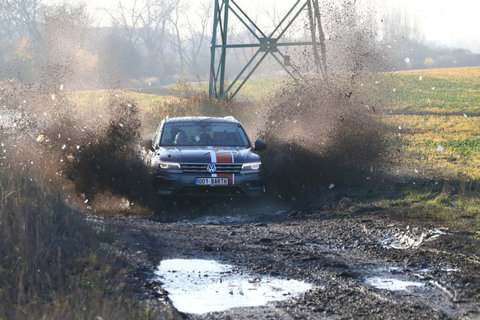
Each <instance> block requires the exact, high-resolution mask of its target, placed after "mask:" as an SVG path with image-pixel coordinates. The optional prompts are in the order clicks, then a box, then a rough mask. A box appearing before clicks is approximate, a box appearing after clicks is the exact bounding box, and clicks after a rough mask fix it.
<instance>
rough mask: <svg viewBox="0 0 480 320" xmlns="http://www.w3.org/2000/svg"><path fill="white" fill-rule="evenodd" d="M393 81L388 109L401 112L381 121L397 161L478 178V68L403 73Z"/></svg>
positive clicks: (441, 174) (443, 174) (451, 175)
mask: <svg viewBox="0 0 480 320" xmlns="http://www.w3.org/2000/svg"><path fill="white" fill-rule="evenodd" d="M394 81H395V82H396V84H397V85H396V86H395V94H397V95H398V96H397V97H396V98H397V100H396V103H395V105H394V106H393V107H392V108H391V109H393V110H395V111H397V112H398V111H400V113H402V112H404V113H405V114H403V115H402V114H399V115H388V116H386V117H385V118H384V119H385V121H386V122H387V123H389V124H391V125H393V128H395V132H393V135H392V140H393V141H395V142H396V143H397V145H398V147H399V148H400V150H401V153H402V154H403V157H402V159H401V161H402V162H403V163H405V164H410V165H411V166H412V170H414V169H417V171H418V170H420V169H419V168H420V167H422V168H423V170H424V171H427V173H428V175H431V176H432V175H433V176H435V177H442V178H449V179H461V180H480V117H478V116H479V115H480V114H479V113H480V67H470V68H452V69H426V70H411V71H402V72H398V73H395V74H394ZM392 90H393V89H392ZM388 109H390V108H388ZM410 112H412V113H416V114H417V115H412V114H408V113H410ZM422 113H425V115H421V114H422ZM452 113H456V114H457V115H452ZM413 167H415V168H413Z"/></svg>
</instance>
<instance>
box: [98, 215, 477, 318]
mask: <svg viewBox="0 0 480 320" xmlns="http://www.w3.org/2000/svg"><path fill="white" fill-rule="evenodd" d="M383 213H387V212H383ZM243 217H244V219H243V220H242V215H240V216H238V217H236V218H231V219H230V220H226V219H225V217H220V218H219V220H218V221H214V218H213V217H210V218H209V219H205V220H204V221H203V223H202V221H201V219H197V220H196V221H194V222H191V223H189V222H188V221H183V222H177V223H158V222H153V221H149V220H137V219H115V220H106V221H104V222H103V223H107V224H110V225H112V226H113V227H114V228H116V230H117V231H118V232H119V233H121V234H122V239H119V240H118V241H117V242H116V243H115V247H116V248H118V252H119V253H120V254H122V255H124V256H125V257H127V258H128V259H129V260H130V261H132V263H134V264H135V265H137V267H139V268H141V269H142V270H144V271H145V272H144V273H143V276H140V277H139V279H138V280H139V282H141V283H144V285H145V286H146V288H147V287H148V289H145V290H146V291H147V292H149V293H150V295H151V296H152V297H153V298H152V299H160V300H162V301H166V302H168V301H170V299H169V292H168V290H165V288H164V287H163V285H164V283H163V282H162V278H161V277H160V278H159V277H155V275H154V272H155V270H157V266H158V265H159V264H160V263H161V261H164V260H167V261H168V259H208V260H214V261H218V262H219V263H222V264H227V265H233V266H235V267H234V270H237V272H244V271H245V270H248V272H251V273H254V274H259V275H263V276H269V277H276V278H280V279H295V280H298V281H305V282H306V283H310V284H312V288H311V289H310V290H308V291H307V292H306V293H304V294H302V295H299V296H297V297H293V298H290V299H287V300H284V301H271V302H268V303H266V304H265V305H262V306H257V307H241V308H233V309H229V310H225V311H221V312H210V313H203V314H193V313H192V314H190V313H180V316H181V318H184V319H250V318H255V319H347V318H355V319H478V317H479V316H480V304H479V302H478V301H479V299H480V272H479V270H480V268H479V266H480V250H479V248H480V243H479V241H478V240H475V239H474V237H473V235H466V234H459V233H455V232H452V231H449V230H448V229H444V230H443V231H441V232H438V231H437V230H436V229H435V228H433V227H432V226H429V225H418V224H417V225H407V224H406V223H405V222H401V221H400V220H397V219H396V218H395V217H394V215H393V214H392V215H391V216H390V217H388V216H385V215H383V214H381V213H379V212H373V213H370V214H358V215H355V216H351V215H350V216H342V215H333V216H332V215H328V214H326V213H325V212H320V211H319V212H312V213H309V214H301V213H300V214H298V213H295V212H288V211H284V212H277V213H276V214H272V215H269V216H262V215H255V214H254V213H252V214H250V215H248V216H245V215H243ZM406 235H408V237H410V238H411V239H413V240H412V241H413V242H414V245H411V246H405V247H402V248H399V247H394V246H391V245H388V244H386V242H385V238H386V237H390V238H397V239H402V237H403V238H405V237H406ZM413 242H412V243H413ZM164 281H165V280H164ZM152 288H153V289H152ZM284 289H288V288H284ZM155 297H156V298H155Z"/></svg>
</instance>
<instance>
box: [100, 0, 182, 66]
mask: <svg viewBox="0 0 480 320" xmlns="http://www.w3.org/2000/svg"><path fill="white" fill-rule="evenodd" d="M179 1H180V0H142V1H141V0H135V1H134V2H133V4H132V6H130V7H126V6H125V5H124V4H123V3H122V1H121V0H119V2H118V10H117V12H116V13H110V16H111V19H112V21H113V23H114V25H115V26H117V27H118V28H120V29H121V30H123V32H124V34H125V35H126V37H127V39H128V41H129V43H130V45H131V46H132V47H133V48H135V49H137V50H140V51H142V52H144V54H145V55H146V58H147V60H148V64H149V65H150V69H152V68H155V69H157V70H158V72H157V73H158V74H160V75H161V74H163V73H165V71H166V70H167V69H168V68H167V66H168V61H167V56H166V52H165V47H166V44H168V43H169V40H170V39H169V37H170V36H171V31H170V27H171V26H170V24H171V15H172V12H173V11H174V10H175V9H176V8H177V7H178V5H179Z"/></svg>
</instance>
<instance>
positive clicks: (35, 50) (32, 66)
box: [0, 0, 480, 89]
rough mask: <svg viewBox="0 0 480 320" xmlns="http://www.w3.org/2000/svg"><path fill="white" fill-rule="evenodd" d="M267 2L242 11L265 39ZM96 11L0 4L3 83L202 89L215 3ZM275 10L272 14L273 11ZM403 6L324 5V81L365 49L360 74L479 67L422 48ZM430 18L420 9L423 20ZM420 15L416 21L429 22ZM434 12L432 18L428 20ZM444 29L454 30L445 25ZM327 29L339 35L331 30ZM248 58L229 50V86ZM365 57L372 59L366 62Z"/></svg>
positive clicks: (48, 0)
mask: <svg viewBox="0 0 480 320" xmlns="http://www.w3.org/2000/svg"><path fill="white" fill-rule="evenodd" d="M270 2H271V3H263V4H257V5H255V3H253V2H251V1H250V2H246V3H245V11H246V12H247V13H249V14H250V16H251V17H252V19H253V20H254V21H256V22H257V23H258V24H259V25H260V26H261V27H262V29H263V28H264V29H265V31H266V32H268V31H271V30H272V29H273V26H274V25H276V24H277V23H278V21H280V19H281V18H282V17H283V15H284V12H285V11H286V10H288V9H289V6H288V5H287V3H289V2H286V1H282V2H278V1H277V2H275V1H270ZM95 3H96V4H95V5H92V3H88V4H85V3H79V2H77V1H52V0H22V1H17V0H3V1H0V36H1V38H2V42H1V43H0V79H1V80H6V79H9V80H12V79H14V80H18V81H21V82H24V83H31V84H35V85H36V86H44V87H46V88H48V87H52V88H58V86H59V85H60V84H61V85H62V88H63V87H65V88H66V89H95V88H122V87H123V88H144V87H160V86H162V85H166V84H170V83H173V82H176V81H179V80H190V81H207V80H208V74H209V67H210V41H211V32H212V21H213V18H212V13H213V8H212V7H213V3H214V2H213V1H207V0H205V1H187V0H137V1H128V0H122V1H119V0H117V1H115V0H108V1H107V0H104V1H103V2H102V1H100V2H95ZM102 3H103V4H104V5H105V6H104V7H102ZM238 3H240V4H241V3H242V2H241V1H239V2H238ZM275 3H277V4H278V5H275V6H273V5H274V4H275ZM280 3H281V4H280ZM292 3H293V2H292ZM405 3H408V1H407V2H405ZM405 3H404V4H401V3H400V2H395V1H387V2H386V5H385V6H383V7H382V8H381V9H380V8H379V7H378V6H377V5H375V2H374V1H353V0H351V1H343V2H342V4H339V3H338V1H334V0H329V1H321V2H320V4H321V14H322V17H321V19H322V22H323V26H324V29H325V34H326V48H327V59H328V68H329V72H333V73H335V72H338V73H342V72H346V71H347V70H349V69H351V68H352V67H355V64H356V60H357V59H358V58H362V57H352V56H348V54H347V55H346V54H345V53H346V52H347V53H348V46H349V45H355V46H356V47H358V43H362V42H363V43H368V45H366V46H365V47H366V48H368V51H365V52H363V54H364V55H365V56H370V58H369V60H370V61H376V63H375V64H371V65H369V64H368V63H362V64H360V65H362V68H365V69H366V70H365V71H388V70H401V69H414V68H435V67H460V66H473V65H480V54H474V53H472V52H471V51H470V50H468V49H462V48H459V49H455V48H446V47H439V46H438V44H435V43H432V41H431V40H428V39H426V37H425V34H424V33H423V31H422V30H423V29H425V26H422V23H421V19H419V18H418V15H415V14H412V12H411V10H410V11H409V10H408V7H407V6H406V5H405ZM427 9H428V7H425V6H424V9H422V10H424V11H425V10H427ZM465 10H466V9H465ZM424 11H422V12H420V14H426V13H425V12H424ZM466 11H469V10H466ZM435 12H437V11H435V10H434V8H432V13H431V14H435ZM359 16H360V17H362V21H361V22H360V21H359V22H358V23H361V24H363V25H366V24H367V25H369V26H370V27H369V28H368V32H362V33H361V34H359V33H356V31H355V30H356V29H355V27H354V25H355V23H356V21H350V22H349V23H338V22H339V21H346V20H348V19H352V17H355V19H357V17H359ZM235 19H236V18H234V17H233V15H232V16H231V18H230V22H231V25H230V30H229V40H228V41H229V42H231V43H251V42H255V41H256V39H254V38H253V37H252V35H251V34H249V32H248V31H247V30H246V28H245V27H243V26H242V25H241V24H240V23H238V21H237V22H236V21H235ZM448 23H454V22H453V21H452V22H450V21H446V23H445V24H447V25H448ZM334 25H336V26H338V25H344V26H346V27H344V28H342V29H338V28H332V27H331V26H334ZM442 27H444V26H442ZM446 36H447V35H446ZM448 36H449V37H451V36H452V35H451V34H450V35H448ZM309 37H310V33H309V30H308V17H307V14H306V13H305V14H304V15H303V17H302V16H300V18H299V19H298V21H296V22H295V23H294V24H293V25H292V27H291V29H290V30H289V31H288V32H287V33H286V35H285V38H284V39H283V41H302V40H309ZM459 38H460V37H459ZM254 40H255V41H254ZM352 41H353V42H357V43H354V44H352ZM437 43H438V42H437ZM450 43H452V42H450ZM308 50H309V48H291V49H289V50H286V51H285V52H284V53H285V54H287V55H289V56H291V60H292V63H294V64H297V65H299V66H300V67H301V64H302V60H304V59H305V57H309V55H310V52H309V51H308ZM355 52H358V51H355ZM253 53H254V50H252V49H230V52H229V55H228V59H227V65H228V68H227V70H228V73H227V77H228V78H229V79H232V78H233V77H235V75H236V74H237V73H238V72H239V70H240V69H241V68H242V67H243V65H244V64H245V63H246V61H248V59H249V58H250V57H251V56H252V55H253ZM372 56H375V58H373V59H371V58H372ZM270 58H271V57H270ZM378 61H385V63H384V64H381V63H380V64H379V63H377V62H378ZM52 75H54V76H52ZM285 75H286V74H285V73H284V71H282V68H281V66H279V65H278V64H277V63H276V62H275V61H274V60H273V59H271V60H269V61H266V63H264V64H263V65H262V66H261V67H260V68H259V69H258V70H257V71H256V72H255V74H254V77H257V78H273V77H283V76H285Z"/></svg>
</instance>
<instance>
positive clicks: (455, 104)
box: [392, 67, 480, 113]
mask: <svg viewBox="0 0 480 320" xmlns="http://www.w3.org/2000/svg"><path fill="white" fill-rule="evenodd" d="M394 82H395V84H394V85H393V86H394V88H393V89H392V90H394V89H395V96H396V97H395V98H396V102H395V105H394V108H395V109H397V110H402V111H417V112H419V111H423V112H425V111H428V112H442V113H447V112H462V113H463V112H467V113H468V112H475V113H478V112H480V67H468V68H448V69H425V70H411V71H401V72H397V73H395V74H394Z"/></svg>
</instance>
